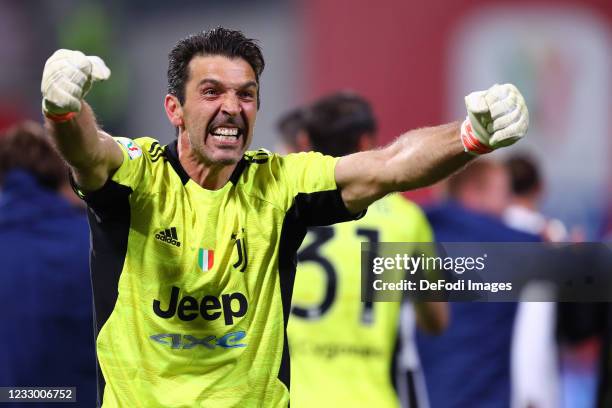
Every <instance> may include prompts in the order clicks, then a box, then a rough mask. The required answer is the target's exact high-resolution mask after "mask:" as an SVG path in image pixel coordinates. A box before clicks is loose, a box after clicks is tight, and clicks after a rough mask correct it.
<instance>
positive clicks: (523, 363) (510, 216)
mask: <svg viewBox="0 0 612 408" xmlns="http://www.w3.org/2000/svg"><path fill="white" fill-rule="evenodd" d="M505 165H506V167H507V168H508V172H509V174H510V185H511V190H512V191H511V200H510V205H509V206H508V208H506V210H505V212H504V222H505V223H506V224H507V225H508V226H509V227H511V228H514V229H516V230H519V231H523V232H526V233H528V234H534V235H538V236H540V237H541V238H542V240H544V241H549V242H560V241H564V240H566V239H568V234H567V230H566V228H565V226H564V225H563V223H562V222H561V221H559V220H555V219H551V218H548V217H546V216H545V215H543V214H542V213H541V212H540V210H539V207H540V203H541V201H542V199H543V194H544V191H545V189H544V181H543V179H542V176H541V174H540V170H539V168H538V166H537V163H536V161H535V159H533V158H531V157H529V156H527V155H524V154H523V155H513V156H511V157H509V158H508V159H507V160H506V161H505ZM535 285H537V284H529V285H527V288H525V289H524V291H529V290H536V286H535ZM527 293H529V292H523V295H526V294H527ZM556 313H557V310H556V304H555V303H554V302H520V303H519V304H518V309H517V314H516V319H515V325H514V331H513V341H512V364H511V365H512V406H513V407H514V408H557V407H559V406H560V388H559V387H560V383H559V354H558V347H557V340H556V332H555V330H556Z"/></svg>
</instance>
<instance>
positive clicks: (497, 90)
mask: <svg viewBox="0 0 612 408" xmlns="http://www.w3.org/2000/svg"><path fill="white" fill-rule="evenodd" d="M465 106H466V108H467V112H468V117H467V119H466V122H465V123H464V126H462V134H461V138H462V141H463V145H464V147H465V149H466V151H467V152H470V153H475V154H482V153H486V152H487V150H488V151H491V150H493V149H497V148H500V147H504V146H509V145H511V144H514V143H516V141H517V140H519V139H521V138H522V137H523V136H525V133H527V128H528V126H529V112H528V110H527V104H526V103H525V98H523V95H521V93H520V92H519V90H518V89H517V88H516V86H514V85H512V84H504V85H498V84H495V85H493V86H492V87H491V88H489V89H487V90H486V91H478V92H472V93H471V94H469V95H468V96H466V97H465ZM467 122H469V125H470V126H467ZM470 128H471V132H469V134H468V132H466V129H467V130H470ZM472 135H473V137H475V138H476V139H477V140H473V137H472ZM478 142H480V144H479V143H478ZM475 145H478V146H479V147H478V148H474V146H475ZM483 145H484V146H483ZM487 148H488V149H487Z"/></svg>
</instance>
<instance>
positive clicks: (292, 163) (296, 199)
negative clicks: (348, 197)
mask: <svg viewBox="0 0 612 408" xmlns="http://www.w3.org/2000/svg"><path fill="white" fill-rule="evenodd" d="M280 160H281V168H282V170H283V174H284V179H285V180H284V182H285V183H286V186H287V193H288V199H289V202H290V205H291V208H290V210H291V211H295V212H296V214H297V216H298V217H299V219H300V220H301V221H302V222H303V223H304V224H305V225H306V226H318V225H330V224H334V223H337V222H343V221H351V220H355V219H358V218H361V217H363V215H364V214H365V211H364V212H362V213H359V214H351V213H350V212H349V211H348V209H347V208H346V205H345V204H344V201H343V200H342V195H341V194H340V189H339V188H338V186H337V185H336V177H335V169H336V164H337V162H338V158H336V157H332V156H326V155H323V154H321V153H317V152H307V153H295V154H289V155H287V156H283V157H281V158H280Z"/></svg>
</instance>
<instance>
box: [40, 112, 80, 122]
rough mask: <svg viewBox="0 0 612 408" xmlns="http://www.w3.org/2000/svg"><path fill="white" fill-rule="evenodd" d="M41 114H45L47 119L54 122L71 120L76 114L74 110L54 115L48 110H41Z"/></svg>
mask: <svg viewBox="0 0 612 408" xmlns="http://www.w3.org/2000/svg"><path fill="white" fill-rule="evenodd" d="M43 114H44V115H45V117H46V118H47V119H49V120H50V121H52V122H55V123H63V122H68V121H69V120H71V119H72V118H74V117H75V116H76V112H67V113H62V114H60V115H54V114H52V113H48V112H43Z"/></svg>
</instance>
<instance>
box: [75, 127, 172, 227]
mask: <svg viewBox="0 0 612 408" xmlns="http://www.w3.org/2000/svg"><path fill="white" fill-rule="evenodd" d="M114 139H115V141H116V142H117V145H118V146H119V147H120V148H121V152H122V153H123V162H122V163H121V166H119V168H118V169H117V170H116V171H115V172H114V174H113V175H112V176H111V177H110V178H109V179H108V180H107V182H106V184H104V186H102V187H101V188H100V189H99V190H96V191H92V192H84V191H82V190H81V189H80V188H79V187H78V186H77V185H76V183H75V182H74V178H73V177H72V175H71V177H70V181H71V183H72V187H73V189H74V191H75V192H76V194H77V195H78V196H79V197H80V198H81V199H83V200H84V201H85V202H86V203H87V205H88V206H89V207H90V208H92V209H93V210H95V211H96V213H97V214H99V215H102V214H111V215H112V214H113V213H115V212H117V210H116V207H117V205H119V204H118V203H123V202H124V201H125V200H127V198H128V197H130V196H132V197H134V193H137V192H139V191H142V190H145V189H146V187H145V186H146V185H147V184H150V180H151V178H152V167H153V164H154V163H155V161H157V160H159V159H160V157H161V155H162V154H163V148H162V147H161V146H159V143H158V142H157V141H156V140H155V139H151V138H140V139H137V140H132V139H128V138H125V137H115V138H114Z"/></svg>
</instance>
